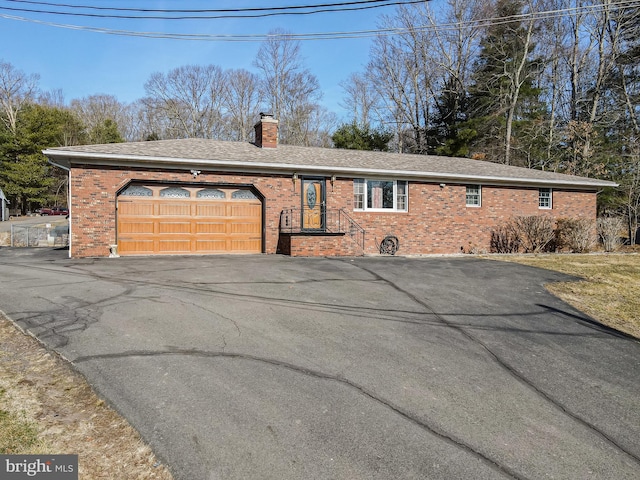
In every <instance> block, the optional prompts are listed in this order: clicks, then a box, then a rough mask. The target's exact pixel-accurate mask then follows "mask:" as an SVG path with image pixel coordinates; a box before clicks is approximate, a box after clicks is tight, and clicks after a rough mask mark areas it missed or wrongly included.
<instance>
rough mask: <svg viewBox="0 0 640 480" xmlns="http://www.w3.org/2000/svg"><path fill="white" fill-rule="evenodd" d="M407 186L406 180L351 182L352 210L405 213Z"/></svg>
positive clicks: (407, 204) (358, 179)
mask: <svg viewBox="0 0 640 480" xmlns="http://www.w3.org/2000/svg"><path fill="white" fill-rule="evenodd" d="M408 206H409V185H408V183H407V181H406V180H374V179H368V178H356V179H354V180H353V209H354V210H373V211H396V212H406V211H407V209H408Z"/></svg>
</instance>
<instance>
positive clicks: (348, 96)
mask: <svg viewBox="0 0 640 480" xmlns="http://www.w3.org/2000/svg"><path fill="white" fill-rule="evenodd" d="M340 86H341V87H342V89H343V90H344V92H345V96H344V98H343V100H342V103H341V106H342V107H343V108H345V109H346V110H348V111H349V112H350V116H351V119H352V121H353V122H355V123H356V124H358V125H371V123H372V121H373V117H372V115H373V110H374V109H375V108H376V106H377V104H378V102H379V101H380V96H379V94H378V92H377V91H376V89H375V88H374V86H373V85H371V82H370V81H369V79H368V78H367V76H366V75H364V74H362V73H352V74H351V75H350V76H349V78H348V79H347V80H345V81H343V82H341V83H340Z"/></svg>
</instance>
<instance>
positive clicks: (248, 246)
mask: <svg viewBox="0 0 640 480" xmlns="http://www.w3.org/2000/svg"><path fill="white" fill-rule="evenodd" d="M117 213H118V253H119V254H120V255H176V254H214V253H261V252H262V202H261V201H260V199H258V198H257V197H256V196H255V195H254V194H253V192H251V190H249V189H243V188H229V187H224V188H222V187H192V186H166V185H130V186H129V187H127V188H126V189H125V190H124V191H123V192H121V193H120V195H119V196H118V212H117Z"/></svg>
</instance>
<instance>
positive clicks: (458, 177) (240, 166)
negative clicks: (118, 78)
mask: <svg viewBox="0 0 640 480" xmlns="http://www.w3.org/2000/svg"><path fill="white" fill-rule="evenodd" d="M43 153H44V155H46V156H47V157H48V158H49V162H50V163H52V164H53V165H56V166H59V167H61V168H65V169H69V168H70V167H71V164H73V163H84V164H89V165H105V166H118V167H121V166H127V167H134V168H135V167H138V168H149V167H159V168H166V169H172V170H181V169H191V168H194V167H198V168H202V169H215V170H218V171H229V172H231V171H233V172H238V171H242V172H247V173H281V174H293V173H294V172H295V173H298V174H301V173H307V174H325V175H331V176H333V175H336V176H340V175H343V176H349V177H355V176H375V177H380V176H387V177H389V176H392V177H394V178H398V179H407V180H409V179H416V180H418V179H420V180H433V181H435V182H456V183H479V184H484V185H492V184H493V185H513V186H530V187H538V186H545V187H564V188H572V189H586V190H598V189H600V188H604V187H617V186H618V184H617V183H615V182H609V181H606V180H595V179H589V182H584V181H581V180H559V179H535V178H518V177H502V176H492V175H473V174H458V173H441V172H429V171H417V170H416V171H410V170H393V169H373V168H362V167H336V166H323V165H317V166H314V165H303V164H284V163H270V162H244V161H230V160H213V159H194V158H177V157H159V156H146V155H122V154H109V155H106V154H95V153H86V152H70V151H60V150H44V151H43ZM576 178H580V177H576Z"/></svg>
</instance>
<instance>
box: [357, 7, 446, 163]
mask: <svg viewBox="0 0 640 480" xmlns="http://www.w3.org/2000/svg"><path fill="white" fill-rule="evenodd" d="M428 15H429V11H428V7H424V6H422V7H417V6H412V7H400V8H398V10H397V12H396V15H395V16H394V17H383V18H382V23H381V25H380V27H381V28H384V29H396V30H399V31H400V32H401V33H399V34H398V35H394V36H385V35H380V36H378V37H377V38H376V40H375V41H374V46H373V48H372V54H371V61H370V62H369V65H368V67H367V71H368V75H369V81H370V82H371V84H372V85H374V86H375V88H376V90H377V93H378V95H380V98H381V99H382V101H381V102H380V103H381V109H382V111H381V116H382V118H383V119H384V121H385V122H386V123H390V124H392V125H395V127H396V131H397V134H398V135H397V136H398V149H399V150H400V151H411V152H415V153H427V151H428V144H427V130H428V129H429V128H430V126H431V123H432V109H433V105H434V102H435V95H436V92H435V86H436V81H435V78H436V73H437V72H438V65H437V63H435V62H434V59H433V55H432V51H433V38H432V36H431V35H429V33H428V30H426V29H424V28H423V25H424V24H425V23H428Z"/></svg>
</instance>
